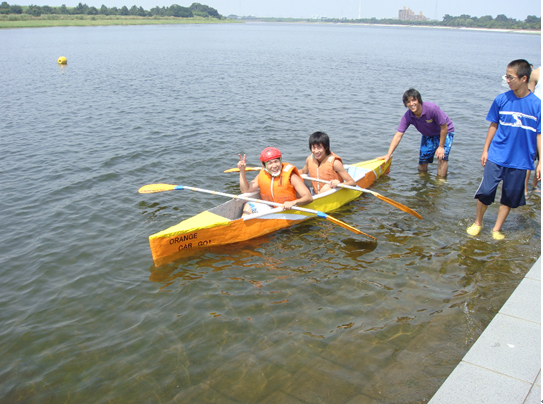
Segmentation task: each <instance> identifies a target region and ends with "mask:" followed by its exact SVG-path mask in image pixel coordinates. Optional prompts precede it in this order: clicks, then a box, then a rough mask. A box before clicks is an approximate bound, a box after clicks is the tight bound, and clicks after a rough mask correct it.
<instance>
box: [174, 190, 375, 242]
mask: <svg viewBox="0 0 543 404" xmlns="http://www.w3.org/2000/svg"><path fill="white" fill-rule="evenodd" d="M173 189H174V190H184V189H188V190H190V191H195V192H202V193H204V194H211V195H220V196H225V197H227V198H233V199H240V200H243V201H246V202H256V203H263V204H265V205H270V206H277V207H279V206H283V204H281V203H277V202H271V201H264V200H262V199H255V198H249V197H246V196H242V195H234V194H227V193H224V192H217V191H210V190H207V189H201V188H194V187H187V186H184V185H176V186H174V188H173ZM291 210H297V211H300V212H307V213H311V214H313V215H317V216H318V217H320V218H322V219H326V220H328V221H329V222H332V223H334V224H337V225H338V226H341V227H343V228H345V229H347V230H350V231H352V232H353V233H356V234H363V235H365V236H367V237H370V238H372V239H374V240H377V239H376V238H375V237H373V236H370V235H369V234H366V233H364V232H362V231H360V230H358V229H357V228H356V227H353V226H351V225H349V224H347V223H345V222H342V221H341V220H339V219H336V218H335V217H332V216H330V215H327V214H326V213H324V212H320V211H318V210H313V209H306V208H301V207H299V206H294V207H292V208H291Z"/></svg>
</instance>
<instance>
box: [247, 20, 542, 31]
mask: <svg viewBox="0 0 543 404" xmlns="http://www.w3.org/2000/svg"><path fill="white" fill-rule="evenodd" d="M239 21H243V22H245V23H251V22H258V23H266V24H322V25H325V24H332V25H366V26H377V27H406V28H438V29H456V30H466V31H488V32H508V33H515V34H530V35H541V30H531V29H513V28H475V27H444V26H440V25H402V24H368V23H365V22H341V23H340V22H326V21H265V20H258V19H254V20H239Z"/></svg>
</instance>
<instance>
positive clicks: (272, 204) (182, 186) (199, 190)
mask: <svg viewBox="0 0 543 404" xmlns="http://www.w3.org/2000/svg"><path fill="white" fill-rule="evenodd" d="M174 189H175V190H183V189H188V190H190V191H195V192H203V193H204V194H211V195H220V196H226V197H227V198H233V199H241V200H243V201H246V202H256V203H263V204H265V205H270V206H277V207H279V206H283V204H282V203H277V202H271V201H264V200H262V199H256V198H249V197H247V196H242V195H234V194H227V193H224V192H217V191H210V190H207V189H201V188H194V187H186V186H184V185H176V186H175V188H174ZM292 210H298V211H300V212H307V213H312V214H314V215H317V216H319V217H322V218H323V219H326V216H328V215H327V214H326V213H324V212H320V211H318V210H313V209H305V208H301V207H299V206H296V207H293V208H292Z"/></svg>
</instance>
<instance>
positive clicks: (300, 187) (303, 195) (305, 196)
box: [283, 174, 313, 210]
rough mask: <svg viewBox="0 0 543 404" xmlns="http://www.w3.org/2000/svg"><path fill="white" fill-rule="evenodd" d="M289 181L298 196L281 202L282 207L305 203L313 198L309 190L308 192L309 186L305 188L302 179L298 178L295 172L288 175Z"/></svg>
mask: <svg viewBox="0 0 543 404" xmlns="http://www.w3.org/2000/svg"><path fill="white" fill-rule="evenodd" d="M290 183H291V184H292V185H293V186H294V189H296V193H297V194H298V195H299V196H300V197H299V198H298V199H295V200H293V201H287V202H285V203H284V204H283V209H285V210H287V209H290V208H292V207H293V206H294V205H298V204H300V205H306V204H308V203H309V202H311V201H312V200H313V196H311V192H309V188H307V187H306V186H305V184H304V180H302V179H301V178H300V176H298V175H297V174H292V175H291V176H290Z"/></svg>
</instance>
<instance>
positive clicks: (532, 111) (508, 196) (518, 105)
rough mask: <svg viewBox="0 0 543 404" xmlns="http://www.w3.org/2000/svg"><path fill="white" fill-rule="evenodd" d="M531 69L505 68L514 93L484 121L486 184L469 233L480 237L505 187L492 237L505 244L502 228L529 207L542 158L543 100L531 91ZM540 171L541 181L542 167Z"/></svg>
mask: <svg viewBox="0 0 543 404" xmlns="http://www.w3.org/2000/svg"><path fill="white" fill-rule="evenodd" d="M531 70H532V69H531V67H530V64H529V63H528V62H527V61H526V60H523V59H518V60H513V61H512V62H511V63H509V65H507V70H506V73H505V79H506V80H507V84H508V85H509V88H510V89H511V90H510V91H507V92H505V93H502V94H500V95H498V96H497V97H496V98H495V99H494V102H493V103H492V106H491V107H490V110H489V111H488V115H487V117H486V119H487V121H490V127H489V128H488V132H487V135H486V141H485V145H484V148H483V154H482V155H481V164H482V165H483V167H484V168H485V169H484V172H483V179H482V181H481V185H479V189H477V192H476V193H475V199H477V200H478V201H477V210H476V214H475V223H473V224H472V225H471V226H470V227H468V229H467V232H468V234H469V235H471V236H476V235H478V234H479V233H480V231H481V229H482V228H483V216H484V214H485V212H486V209H487V208H488V205H490V204H491V203H492V202H494V198H495V197H496V189H497V188H498V184H499V183H500V182H501V181H503V184H502V195H501V200H500V207H499V209H498V217H497V218H496V223H495V224H494V228H493V229H492V237H493V238H494V239H496V240H502V239H504V238H505V236H504V235H503V234H502V232H501V228H502V225H503V223H504V222H505V219H506V218H507V215H509V212H510V211H511V209H512V208H517V207H519V206H523V205H526V199H525V196H524V183H525V178H526V171H527V170H534V159H535V155H536V151H537V152H538V153H539V154H540V155H541V100H540V99H539V98H538V97H536V96H535V95H534V94H533V93H532V92H531V91H530V89H529V88H528V82H529V80H530V73H531ZM535 170H536V176H537V179H538V180H540V179H541V161H539V162H538V164H537V168H535Z"/></svg>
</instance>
